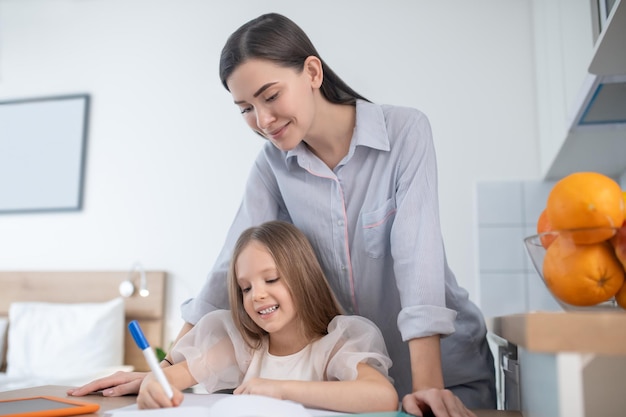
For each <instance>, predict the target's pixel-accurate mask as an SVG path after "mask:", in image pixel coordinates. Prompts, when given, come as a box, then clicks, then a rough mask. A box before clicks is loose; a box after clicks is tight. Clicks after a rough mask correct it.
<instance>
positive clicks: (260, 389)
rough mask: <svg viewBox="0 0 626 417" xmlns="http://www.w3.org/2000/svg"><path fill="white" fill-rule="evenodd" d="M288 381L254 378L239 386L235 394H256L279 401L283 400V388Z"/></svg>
mask: <svg viewBox="0 0 626 417" xmlns="http://www.w3.org/2000/svg"><path fill="white" fill-rule="evenodd" d="M285 382H286V381H279V380H275V379H264V378H252V379H249V380H248V381H246V382H244V383H242V384H241V385H239V386H238V387H237V388H236V389H235V391H233V394H255V395H265V396H266V397H274V398H278V399H279V400H282V399H284V398H283V392H284V391H283V386H284V384H285Z"/></svg>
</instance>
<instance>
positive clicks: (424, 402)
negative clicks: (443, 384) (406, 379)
mask: <svg viewBox="0 0 626 417" xmlns="http://www.w3.org/2000/svg"><path fill="white" fill-rule="evenodd" d="M402 408H403V409H404V411H406V412H407V413H410V414H413V415H415V416H420V417H423V416H424V414H425V413H427V412H428V411H430V412H431V413H432V414H434V415H435V416H436V417H457V416H458V417H476V414H474V413H473V412H471V411H470V410H468V409H467V408H465V406H464V405H463V403H462V402H461V400H460V399H459V397H457V396H456V395H454V394H453V393H452V391H449V390H447V389H437V388H431V389H426V390H421V391H416V392H414V393H412V394H407V395H405V396H404V398H403V399H402Z"/></svg>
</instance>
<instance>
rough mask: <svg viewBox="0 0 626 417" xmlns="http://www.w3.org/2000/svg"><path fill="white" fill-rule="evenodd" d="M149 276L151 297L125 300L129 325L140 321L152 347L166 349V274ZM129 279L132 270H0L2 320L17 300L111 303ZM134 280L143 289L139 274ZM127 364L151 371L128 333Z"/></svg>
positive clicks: (135, 296) (125, 340)
mask: <svg viewBox="0 0 626 417" xmlns="http://www.w3.org/2000/svg"><path fill="white" fill-rule="evenodd" d="M145 273H146V280H147V287H148V290H149V291H150V295H149V296H147V297H140V296H139V294H138V293H137V292H135V293H134V294H133V295H132V296H130V297H127V298H124V310H125V313H126V324H128V323H129V322H130V321H131V320H137V321H138V322H139V324H140V325H141V329H142V330H143V332H144V334H145V336H146V339H148V342H149V343H150V345H151V346H154V347H156V346H161V347H163V346H164V344H163V342H164V337H163V324H164V313H165V281H166V273H165V272H163V271H146V272H145ZM128 278H129V272H128V271H112V272H103V271H86V272H80V271H68V272H64V271H54V272H46V271H32V272H31V271H16V272H8V271H0V289H1V290H0V317H7V316H8V312H9V306H10V304H11V303H12V302H16V301H40V302H54V303H90V302H104V301H109V300H111V299H113V298H116V297H119V296H120V292H119V285H120V283H121V282H122V281H125V280H126V279H128ZM132 281H133V282H134V284H135V286H136V287H137V288H139V274H138V273H136V274H133V277H132ZM9 325H10V324H9ZM0 359H3V358H0ZM124 364H125V365H132V366H134V367H135V370H138V371H147V370H148V366H147V364H146V360H145V358H144V357H143V354H142V352H141V351H140V350H139V349H138V348H137V345H135V343H134V341H133V338H132V337H131V336H130V334H129V332H128V331H125V332H124ZM0 365H1V361H0Z"/></svg>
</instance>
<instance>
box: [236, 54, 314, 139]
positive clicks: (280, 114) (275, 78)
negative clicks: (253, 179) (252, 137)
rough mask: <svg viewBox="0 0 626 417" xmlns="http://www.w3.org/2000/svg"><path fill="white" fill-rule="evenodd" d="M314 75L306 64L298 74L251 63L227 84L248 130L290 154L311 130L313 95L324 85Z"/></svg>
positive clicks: (262, 62) (241, 67)
mask: <svg viewBox="0 0 626 417" xmlns="http://www.w3.org/2000/svg"><path fill="white" fill-rule="evenodd" d="M310 59H311V58H309V60H310ZM309 60H307V62H309ZM312 72H313V73H312ZM314 72H315V68H313V71H312V70H311V67H310V65H307V63H306V62H305V68H304V70H303V71H302V72H300V73H298V72H297V71H296V70H294V69H293V68H285V67H281V66H279V65H276V64H274V63H273V62H270V61H266V60H260V59H251V60H248V61H245V62H244V63H243V64H240V65H239V66H238V67H237V68H236V69H235V70H234V71H233V73H232V74H231V76H230V77H229V78H228V80H227V84H228V88H229V90H230V92H231V94H232V96H233V99H234V102H235V104H236V105H237V106H238V107H239V109H240V111H241V114H242V115H243V117H244V120H245V121H246V123H248V126H250V128H251V129H252V130H254V131H256V132H258V133H260V134H261V135H262V136H264V137H266V138H267V139H269V140H270V141H271V142H272V143H273V144H274V145H275V146H276V147H277V148H279V149H281V150H283V151H288V150H291V149H293V148H295V147H296V146H297V145H298V144H299V143H300V142H301V141H302V140H303V139H304V138H306V137H307V134H308V132H309V131H310V130H311V125H312V123H313V120H314V115H315V105H314V91H315V90H317V89H318V88H319V85H318V84H320V83H321V81H319V82H318V80H317V78H316V74H315V73H314Z"/></svg>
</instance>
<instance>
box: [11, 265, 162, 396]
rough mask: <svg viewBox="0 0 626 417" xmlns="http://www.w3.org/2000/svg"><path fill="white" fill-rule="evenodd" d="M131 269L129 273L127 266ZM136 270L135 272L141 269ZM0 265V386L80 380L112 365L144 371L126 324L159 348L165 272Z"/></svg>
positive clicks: (108, 370)
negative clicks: (123, 291)
mask: <svg viewBox="0 0 626 417" xmlns="http://www.w3.org/2000/svg"><path fill="white" fill-rule="evenodd" d="M135 272H136V271H135ZM142 272H143V271H142ZM123 282H125V284H126V285H128V284H129V282H130V283H132V284H133V285H131V286H130V287H131V288H130V289H131V290H132V287H133V286H134V287H135V288H137V287H139V286H140V274H138V273H132V272H131V273H129V272H128V271H112V272H105V271H85V272H81V271H51V272H46V271H0V364H1V365H0V391H7V390H12V389H20V388H29V387H33V386H38V385H69V386H78V385H82V384H84V383H86V382H88V381H91V380H93V379H94V378H99V377H102V376H106V375H109V374H111V373H113V372H115V371H117V370H124V371H129V370H137V371H145V370H147V368H148V367H147V364H146V362H145V359H144V357H143V354H142V352H141V351H140V350H139V348H138V347H137V346H136V345H135V343H134V341H133V339H132V337H131V336H130V334H129V332H128V330H127V325H128V323H129V322H130V321H131V320H137V321H138V322H139V324H140V326H141V328H142V330H143V332H144V334H145V336H146V338H147V340H148V342H149V343H150V345H151V346H152V347H163V346H164V344H163V343H164V337H163V336H164V330H163V328H164V311H165V289H166V273H165V272H163V271H145V284H146V286H147V289H148V291H149V295H148V296H146V297H142V296H140V295H139V293H138V291H133V293H132V294H131V295H129V296H126V297H122V296H121V294H120V290H121V289H122V288H125V289H126V290H128V289H129V288H128V287H124V286H120V284H122V283H123Z"/></svg>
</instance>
